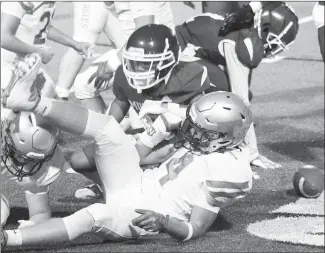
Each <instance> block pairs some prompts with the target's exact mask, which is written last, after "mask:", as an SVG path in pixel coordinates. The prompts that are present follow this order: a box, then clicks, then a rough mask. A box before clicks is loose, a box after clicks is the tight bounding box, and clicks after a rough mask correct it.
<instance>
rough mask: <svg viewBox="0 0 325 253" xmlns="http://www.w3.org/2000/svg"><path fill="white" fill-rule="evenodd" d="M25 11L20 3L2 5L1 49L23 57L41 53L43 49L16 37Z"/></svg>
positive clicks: (4, 3)
mask: <svg viewBox="0 0 325 253" xmlns="http://www.w3.org/2000/svg"><path fill="white" fill-rule="evenodd" d="M24 14H25V10H24V9H23V7H22V6H21V5H20V3H19V2H3V3H1V47H2V48H4V49H6V50H8V51H11V52H14V53H18V54H21V55H27V54H31V53H40V51H41V49H40V48H38V47H35V46H33V45H30V44H27V43H25V42H23V41H21V40H20V39H18V38H17V37H16V32H17V30H18V27H19V25H20V21H21V18H22V17H23V16H24Z"/></svg>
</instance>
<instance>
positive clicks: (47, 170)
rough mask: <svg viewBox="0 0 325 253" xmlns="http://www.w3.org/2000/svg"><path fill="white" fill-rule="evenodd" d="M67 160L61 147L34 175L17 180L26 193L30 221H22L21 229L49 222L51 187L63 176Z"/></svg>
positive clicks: (57, 148)
mask: <svg viewBox="0 0 325 253" xmlns="http://www.w3.org/2000/svg"><path fill="white" fill-rule="evenodd" d="M64 164H65V158H64V154H63V152H62V150H61V149H60V147H58V146H57V147H56V149H55V152H54V154H53V156H52V158H51V159H50V160H49V161H47V162H45V163H43V164H42V167H41V169H40V170H39V171H38V172H37V173H36V174H34V175H32V176H29V177H24V178H22V180H20V181H19V180H16V182H17V184H18V185H19V186H20V187H22V188H23V189H24V191H25V198H26V202H27V207H28V212H29V220H27V221H26V220H20V221H19V223H20V227H24V226H30V225H33V224H37V223H40V222H43V221H45V220H48V219H50V218H51V216H52V209H51V206H50V201H49V187H50V185H51V184H52V183H53V182H54V181H55V180H56V179H57V178H58V177H59V176H60V175H61V172H62V171H63V167H64Z"/></svg>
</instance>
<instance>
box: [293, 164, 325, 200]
mask: <svg viewBox="0 0 325 253" xmlns="http://www.w3.org/2000/svg"><path fill="white" fill-rule="evenodd" d="M293 187H294V189H295V190H296V192H297V193H298V195H300V196H302V197H305V198H317V197H318V196H319V195H320V194H321V193H322V192H323V191H324V170H320V169H317V168H315V167H309V168H308V167H305V168H300V169H299V170H297V171H296V172H295V174H294V176H293Z"/></svg>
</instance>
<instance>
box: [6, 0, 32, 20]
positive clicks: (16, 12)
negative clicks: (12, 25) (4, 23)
mask: <svg viewBox="0 0 325 253" xmlns="http://www.w3.org/2000/svg"><path fill="white" fill-rule="evenodd" d="M29 9H30V10H31V11H32V10H33V8H32V7H31V6H30V3H29V2H2V3H1V13H5V14H9V15H12V16H15V17H17V18H19V19H22V17H23V16H24V15H25V13H26V12H27V11H28V10H29Z"/></svg>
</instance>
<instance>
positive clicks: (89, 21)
mask: <svg viewBox="0 0 325 253" xmlns="http://www.w3.org/2000/svg"><path fill="white" fill-rule="evenodd" d="M95 5H96V6H97V7H96V6H95ZM100 5H101V3H99V2H97V3H82V4H81V3H80V4H78V5H76V4H75V13H76V12H77V13H83V16H82V17H81V18H77V19H76V18H75V20H74V22H75V27H79V28H78V29H76V28H75V31H74V37H75V38H76V37H78V38H80V39H81V40H82V41H87V42H89V43H92V44H95V42H96V40H97V38H98V36H99V34H100V32H101V31H103V30H104V31H105V33H106V34H107V35H108V38H109V39H110V40H111V41H112V42H113V44H115V48H116V49H115V50H114V49H113V50H109V52H107V53H106V54H104V55H102V56H101V57H99V58H98V59H96V60H95V61H94V62H93V64H92V65H91V66H90V67H89V68H88V69H87V70H85V71H84V72H83V73H81V74H79V75H78V76H77V74H78V72H79V70H80V69H81V66H82V64H83V62H84V61H83V59H82V58H81V57H80V56H78V55H77V54H75V53H72V51H71V50H70V51H68V52H67V53H66V55H65V56H64V59H63V61H62V63H61V66H60V73H59V78H58V83H57V92H58V93H59V95H60V97H63V98H67V97H68V95H69V92H70V88H71V86H72V85H73V84H74V89H75V95H76V98H77V99H79V100H80V101H81V103H82V104H83V105H84V106H86V107H87V108H89V109H92V110H94V111H97V112H102V113H104V111H105V109H106V106H105V103H104V101H103V99H102V98H101V97H100V92H101V91H104V90H106V89H107V88H108V83H107V82H105V83H102V85H98V84H95V82H94V81H90V82H89V83H88V80H90V77H91V76H92V75H94V74H95V73H96V71H98V69H99V68H100V67H101V63H102V62H106V61H108V64H109V67H110V68H112V69H113V70H116V69H117V67H118V66H119V65H120V64H121V52H119V50H120V49H121V48H122V46H123V45H124V44H125V42H126V41H127V39H128V37H129V36H130V34H131V33H132V32H133V31H134V30H135V29H136V28H138V27H141V26H143V25H147V24H150V23H158V24H165V25H166V26H168V27H170V28H172V29H174V22H173V15H172V10H171V7H170V4H169V3H168V2H114V4H112V3H111V2H108V3H107V4H106V5H108V10H107V9H106V10H105V8H104V7H103V6H102V7H101V10H100V11H99V10H97V9H98V8H100ZM85 6H89V7H87V8H85ZM81 8H83V11H82V10H81ZM105 15H106V16H107V20H106V21H105V20H104V18H102V17H101V16H103V17H104V16H105ZM78 16H80V15H78ZM99 17H100V18H99ZM83 20H84V21H83ZM80 24H84V25H83V27H82V28H80ZM107 31H109V32H107ZM79 34H86V35H88V34H90V36H86V35H79ZM76 76H77V77H76ZM111 76H113V74H112V75H111ZM94 86H96V87H94Z"/></svg>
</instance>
